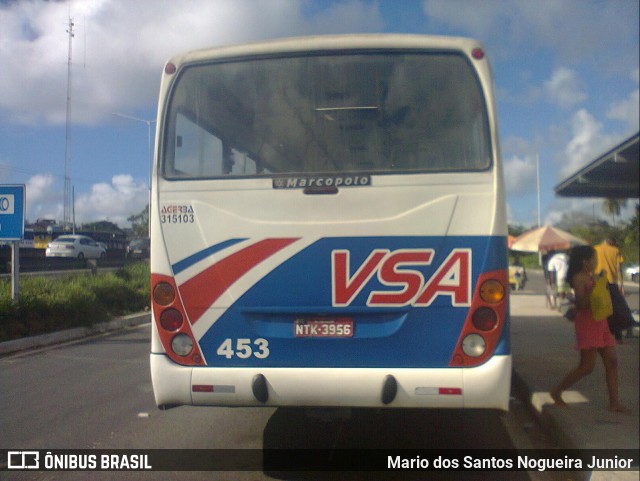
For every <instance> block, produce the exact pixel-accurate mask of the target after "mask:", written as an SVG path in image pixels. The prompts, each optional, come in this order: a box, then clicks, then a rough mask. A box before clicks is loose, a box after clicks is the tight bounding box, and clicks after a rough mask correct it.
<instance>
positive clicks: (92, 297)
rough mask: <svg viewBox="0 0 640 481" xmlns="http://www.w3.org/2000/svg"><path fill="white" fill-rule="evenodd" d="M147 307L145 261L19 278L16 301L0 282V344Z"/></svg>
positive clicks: (7, 286)
mask: <svg viewBox="0 0 640 481" xmlns="http://www.w3.org/2000/svg"><path fill="white" fill-rule="evenodd" d="M148 307H149V265H148V264H146V263H137V264H131V265H128V266H126V267H123V268H122V269H119V270H117V271H115V272H108V273H99V274H97V275H94V276H92V275H83V276H68V277H64V278H56V279H51V278H46V277H24V278H21V279H20V300H19V302H18V303H14V302H13V300H12V299H11V282H10V281H6V280H5V281H2V282H0V342H1V341H9V340H12V339H19V338H21V337H27V336H35V335H38V334H46V333H48V332H53V331H59V330H62V329H70V328H74V327H88V326H91V325H93V324H95V323H98V322H103V321H107V320H109V319H111V318H113V317H116V316H122V315H125V314H131V313H134V312H140V311H143V310H146V309H148Z"/></svg>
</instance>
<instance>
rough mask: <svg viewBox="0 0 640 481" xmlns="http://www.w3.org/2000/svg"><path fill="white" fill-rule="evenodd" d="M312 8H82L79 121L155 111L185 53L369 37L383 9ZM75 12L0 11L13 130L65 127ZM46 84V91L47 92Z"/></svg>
mask: <svg viewBox="0 0 640 481" xmlns="http://www.w3.org/2000/svg"><path fill="white" fill-rule="evenodd" d="M307 7H308V3H307V2H306V1H304V0H270V1H268V2H262V1H255V0H216V1H215V2H212V1H208V0H183V1H180V2H175V1H172V0H136V1H135V2H132V1H129V0H84V1H74V2H73V3H72V4H71V16H72V17H73V18H74V22H75V27H74V31H75V37H74V39H73V44H72V45H73V50H72V52H73V53H72V56H73V66H72V68H71V79H72V120H73V121H74V122H75V123H95V122H97V121H99V120H100V119H103V118H105V117H107V116H108V115H109V114H110V112H119V111H123V110H125V111H135V110H136V109H138V108H142V107H144V106H147V105H149V104H151V105H153V104H154V103H155V99H156V97H157V95H158V88H159V81H160V73H161V70H162V66H163V65H164V63H165V61H166V60H167V59H168V58H169V57H170V56H172V55H175V54H177V53H180V52H183V51H187V50H193V49H199V48H206V47H212V46H218V45H223V44H231V43H239V42H247V41H254V40H261V39H266V38H273V37H279V36H282V32H286V33H287V35H312V34H317V33H340V32H343V33H347V32H371V31H379V30H380V29H382V27H383V25H384V22H383V19H382V16H381V14H380V12H379V8H378V5H377V4H375V3H373V4H371V3H369V2H364V1H362V0H347V1H343V2H337V3H331V4H327V5H323V6H322V8H316V10H317V11H315V12H314V13H313V14H306V13H305V8H307ZM68 15H69V5H68V4H67V3H66V2H45V1H43V0H34V1H31V2H15V3H11V4H10V5H8V6H4V7H1V6H0V24H1V25H3V32H2V35H3V40H2V42H0V65H2V66H3V72H11V75H2V76H0V111H2V110H4V111H6V112H7V113H8V114H9V117H10V118H11V120H12V121H13V122H18V123H31V124H34V123H38V122H42V121H45V122H47V123H54V124H62V123H64V121H65V112H66V92H67V65H66V64H67V53H68V35H67V34H66V32H65V30H66V28H67V24H68ZM85 62H86V64H85ZM43 79H46V88H43V83H42V81H43Z"/></svg>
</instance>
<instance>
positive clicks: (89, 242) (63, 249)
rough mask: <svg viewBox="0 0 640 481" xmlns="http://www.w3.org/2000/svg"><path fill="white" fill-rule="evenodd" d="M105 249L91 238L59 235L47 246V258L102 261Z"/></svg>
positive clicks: (105, 253)
mask: <svg viewBox="0 0 640 481" xmlns="http://www.w3.org/2000/svg"><path fill="white" fill-rule="evenodd" d="M106 255H107V249H106V248H105V247H104V245H99V244H98V243H97V242H96V241H94V240H93V239H92V238H91V237H87V236H84V235H61V236H60V237H58V238H56V239H55V240H54V241H52V242H50V243H49V244H48V245H47V250H46V256H47V257H75V258H78V259H80V260H84V259H104V258H105V257H106Z"/></svg>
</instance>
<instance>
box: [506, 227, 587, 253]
mask: <svg viewBox="0 0 640 481" xmlns="http://www.w3.org/2000/svg"><path fill="white" fill-rule="evenodd" d="M585 244H587V241H585V240H584V239H580V238H579V237H576V236H574V235H572V234H569V233H568V232H565V231H563V230H562V229H558V228H557V227H551V226H548V225H545V226H543V227H538V228H537V229H533V230H530V231H527V232H524V233H523V234H521V235H519V236H518V237H517V238H516V240H515V241H514V242H513V244H512V245H511V250H514V251H519V252H549V251H559V250H566V249H570V248H571V247H575V246H578V245H585Z"/></svg>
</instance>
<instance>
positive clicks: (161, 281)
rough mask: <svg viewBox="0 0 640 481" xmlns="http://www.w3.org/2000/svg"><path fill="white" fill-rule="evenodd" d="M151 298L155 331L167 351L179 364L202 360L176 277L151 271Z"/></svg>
mask: <svg viewBox="0 0 640 481" xmlns="http://www.w3.org/2000/svg"><path fill="white" fill-rule="evenodd" d="M151 289H152V291H151V301H152V307H153V315H154V317H155V321H156V327H157V329H156V332H157V334H158V336H159V337H160V342H161V343H162V346H163V347H164V352H165V353H166V355H167V356H168V357H169V358H170V359H171V360H172V361H174V362H175V363H177V364H180V365H182V366H202V365H204V364H205V362H204V359H203V357H202V353H201V352H200V346H199V345H198V342H197V341H196V338H195V336H194V335H193V332H192V331H191V325H190V324H189V319H188V317H187V314H186V312H185V309H184V306H183V305H182V302H181V299H180V296H179V295H178V292H179V291H178V287H177V286H176V282H175V279H174V278H173V277H171V276H166V275H162V274H151Z"/></svg>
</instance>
